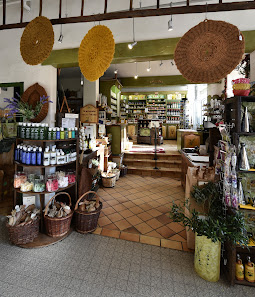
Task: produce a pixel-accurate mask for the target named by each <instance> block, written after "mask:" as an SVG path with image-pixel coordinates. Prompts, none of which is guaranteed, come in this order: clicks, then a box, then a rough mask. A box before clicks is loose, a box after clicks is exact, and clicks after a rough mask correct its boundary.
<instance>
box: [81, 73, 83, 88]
mask: <svg viewBox="0 0 255 297" xmlns="http://www.w3.org/2000/svg"><path fill="white" fill-rule="evenodd" d="M83 83H84V80H83V75H81V86H83Z"/></svg>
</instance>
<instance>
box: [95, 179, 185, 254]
mask: <svg viewBox="0 0 255 297" xmlns="http://www.w3.org/2000/svg"><path fill="white" fill-rule="evenodd" d="M98 194H99V196H100V198H101V199H102V201H103V210H102V213H101V216H100V218H99V221H98V225H99V228H98V229H97V230H96V233H97V234H101V235H104V236H110V237H115V238H121V239H126V240H130V241H136V242H142V243H147V244H151V245H157V246H163V247H168V248H173V249H178V250H185V251H188V249H187V242H186V231H185V229H184V227H183V225H181V224H179V223H175V222H173V221H172V220H171V219H170V218H169V211H170V207H171V205H172V202H173V201H175V202H176V203H182V202H184V190H183V189H182V187H181V183H180V181H178V180H175V179H171V178H165V177H161V178H157V177H155V178H153V177H149V176H144V177H140V176H137V175H129V174H128V175H127V176H125V177H122V178H120V179H119V180H118V181H117V183H116V186H115V187H114V188H101V189H99V190H98Z"/></svg>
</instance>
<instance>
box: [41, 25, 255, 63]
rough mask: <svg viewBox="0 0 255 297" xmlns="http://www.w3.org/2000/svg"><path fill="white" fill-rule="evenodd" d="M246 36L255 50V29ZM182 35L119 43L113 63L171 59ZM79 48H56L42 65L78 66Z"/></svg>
mask: <svg viewBox="0 0 255 297" xmlns="http://www.w3.org/2000/svg"><path fill="white" fill-rule="evenodd" d="M242 34H243V35H244V38H245V52H246V53H251V52H253V51H254V50H255V31H243V32H242ZM179 40H180V37H177V38H167V39H156V40H146V41H139V42H138V43H137V45H136V46H135V47H134V48H133V49H132V50H130V49H129V48H128V43H117V44H116V45H115V54H114V58H113V61H112V64H121V63H133V62H146V61H160V60H171V59H173V58H174V51H175V48H176V45H177V43H178V41H179ZM78 50H79V49H78V48H73V49H64V50H54V51H52V52H51V54H50V56H49V58H48V59H46V60H45V61H44V62H43V63H42V65H52V66H54V67H56V68H65V67H76V66H78Z"/></svg>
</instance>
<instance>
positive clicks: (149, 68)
mask: <svg viewBox="0 0 255 297" xmlns="http://www.w3.org/2000/svg"><path fill="white" fill-rule="evenodd" d="M147 71H148V72H149V71H151V61H149V67H148V68H147Z"/></svg>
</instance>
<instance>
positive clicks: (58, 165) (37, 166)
mask: <svg viewBox="0 0 255 297" xmlns="http://www.w3.org/2000/svg"><path fill="white" fill-rule="evenodd" d="M74 163H76V161H72V162H68V163H65V164H55V165H48V166H43V165H27V164H23V163H19V162H17V161H15V162H14V164H16V165H17V166H22V167H29V168H30V167H31V168H47V167H60V166H66V165H70V164H74Z"/></svg>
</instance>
